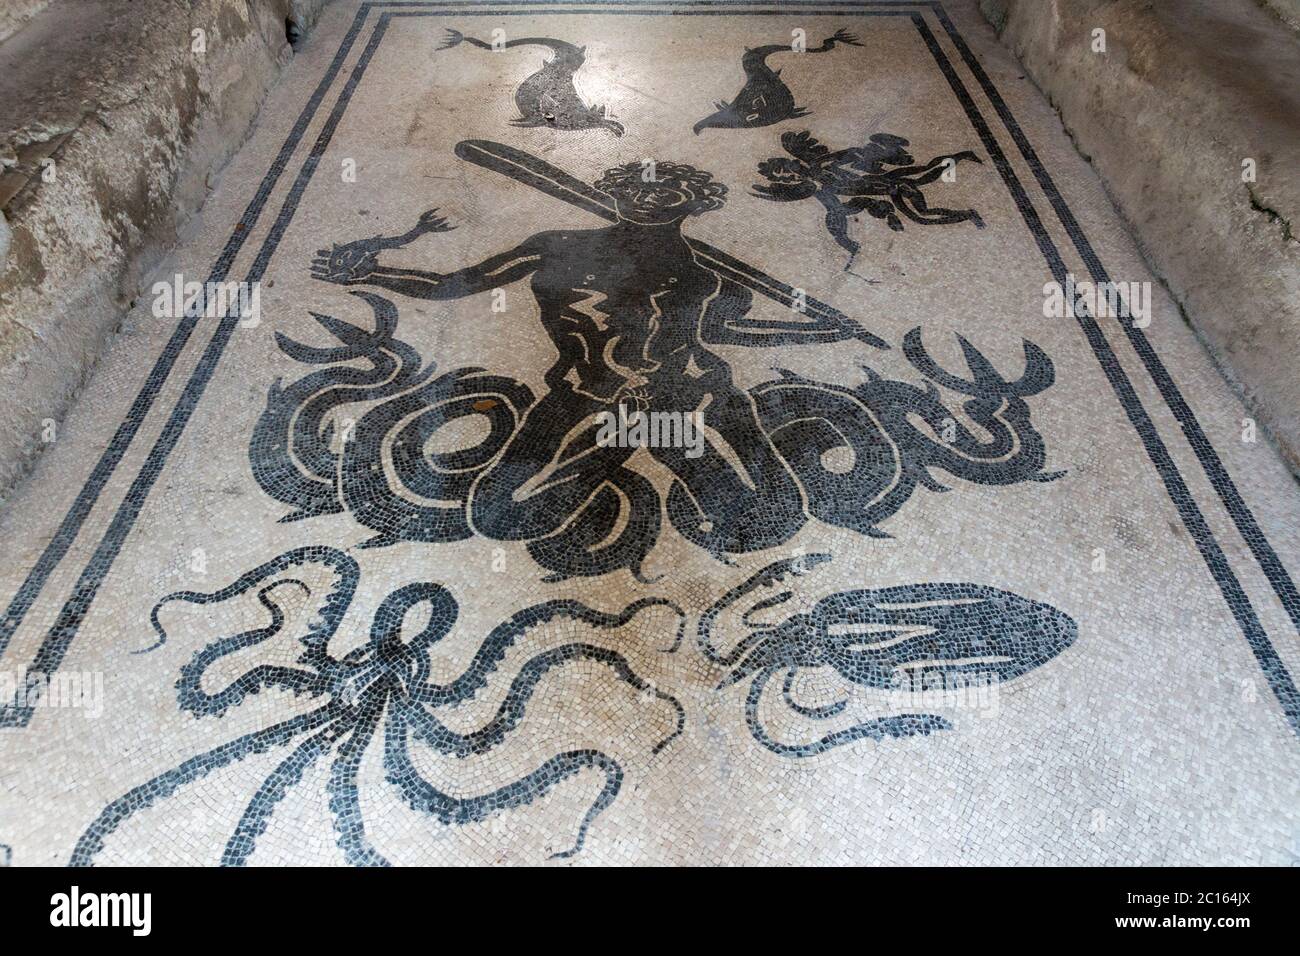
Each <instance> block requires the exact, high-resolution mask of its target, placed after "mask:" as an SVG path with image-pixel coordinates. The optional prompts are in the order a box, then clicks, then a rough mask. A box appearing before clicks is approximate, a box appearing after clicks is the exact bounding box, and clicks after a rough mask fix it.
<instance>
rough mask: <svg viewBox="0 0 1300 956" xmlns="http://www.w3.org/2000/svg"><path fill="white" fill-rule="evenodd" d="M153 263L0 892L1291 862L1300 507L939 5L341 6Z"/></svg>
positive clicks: (52, 450) (65, 603)
mask: <svg viewBox="0 0 1300 956" xmlns="http://www.w3.org/2000/svg"><path fill="white" fill-rule="evenodd" d="M1230 159H1231V161H1229V162H1226V166H1225V168H1228V167H1232V168H1235V167H1236V165H1237V159H1236V158H1235V157H1232V158H1230ZM1135 161H1136V162H1142V161H1152V162H1154V161H1157V160H1156V159H1155V158H1151V159H1150V160H1144V159H1142V158H1141V148H1140V145H1137V146H1135ZM173 277H176V278H173ZM159 279H160V282H161V283H163V285H162V286H160V287H159V288H157V289H154V290H151V291H152V296H151V297H146V298H142V299H141V300H140V301H139V302H138V304H137V307H136V309H135V311H134V312H133V313H132V315H131V317H130V320H129V321H128V323H127V327H126V328H125V330H124V332H123V334H122V335H121V336H120V337H119V339H118V340H117V341H116V344H115V345H114V347H113V349H112V351H111V353H110V354H109V355H108V356H107V357H106V358H105V360H104V361H103V363H102V364H101V366H100V367H99V369H98V371H97V373H96V374H95V376H94V378H93V380H92V381H91V382H90V383H89V385H88V387H87V389H86V392H85V394H84V397H83V399H82V400H81V401H80V404H79V405H78V407H77V408H76V409H75V410H74V412H73V413H72V414H71V416H70V417H69V418H68V420H67V421H66V422H64V423H62V424H60V425H58V426H57V427H56V428H55V429H54V431H53V432H52V433H51V439H52V440H51V442H50V446H49V448H48V450H47V451H46V452H45V454H44V455H43V456H42V458H41V460H40V462H39V465H38V467H37V470H36V472H35V474H34V476H33V477H32V478H31V479H30V480H29V481H28V482H27V483H26V484H25V485H23V486H22V487H20V488H19V489H18V490H17V491H16V492H15V493H14V494H13V495H12V496H11V497H10V498H9V500H8V501H7V502H6V505H5V507H4V509H3V514H2V515H0V540H2V541H4V543H5V556H6V560H5V561H4V562H3V563H2V565H0V590H2V591H3V599H4V600H5V601H6V602H8V605H7V607H8V610H7V613H6V615H5V617H4V618H3V621H2V622H0V623H2V624H3V629H2V630H0V679H2V680H4V681H7V693H6V700H7V703H6V704H5V706H4V708H3V710H0V724H2V725H3V726H2V728H0V844H3V846H0V854H2V855H3V857H4V859H5V860H8V861H10V862H12V863H13V864H15V865H30V864H63V863H68V862H72V863H78V864H89V863H104V864H144V863H156V864H217V863H226V864H243V863H249V864H283V863H294V864H324V865H332V864H346V863H351V864H373V863H385V862H387V863H392V864H428V863H513V864H540V863H544V862H546V861H553V862H555V863H574V864H614V863H642V864H697V863H698V864H714V863H722V864H739V863H811V862H816V863H834V864H838V863H894V864H909V863H940V864H947V863H973V864H994V863H997V864H1012V863H1026V864H1047V863H1102V864H1120V863H1137V864H1209V863H1229V864H1261V863H1273V864H1278V863H1294V862H1296V861H1297V859H1298V858H1300V826H1298V825H1300V799H1298V797H1300V786H1298V784H1297V781H1300V696H1298V695H1297V691H1296V687H1295V683H1294V677H1293V675H1294V674H1295V673H1296V670H1297V667H1300V639H1298V631H1297V627H1298V625H1300V599H1298V598H1297V593H1296V588H1295V584H1294V574H1295V573H1296V572H1297V571H1300V535H1297V534H1296V529H1297V528H1298V527H1300V491H1298V490H1297V485H1296V482H1295V481H1294V480H1293V479H1292V478H1291V477H1290V476H1289V475H1288V473H1287V471H1286V469H1285V468H1284V467H1283V465H1282V464H1281V462H1280V460H1279V458H1278V457H1277V455H1276V453H1275V452H1274V451H1273V450H1272V449H1271V448H1270V446H1269V445H1268V444H1267V442H1266V441H1265V440H1264V439H1263V438H1262V436H1258V435H1256V434H1255V432H1254V430H1253V426H1252V425H1251V423H1250V422H1249V420H1248V419H1247V416H1246V414H1245V412H1244V411H1243V409H1242V407H1241V405H1240V404H1239V403H1238V402H1237V400H1236V399H1235V398H1234V397H1233V396H1232V394H1231V392H1230V391H1229V389H1228V388H1227V386H1226V385H1225V384H1224V383H1223V381H1222V379H1221V378H1220V376H1219V374H1218V373H1217V372H1216V371H1215V369H1214V368H1213V366H1212V365H1211V362H1210V360H1209V359H1208V357H1207V356H1206V354H1205V353H1204V351H1203V350H1202V348H1201V347H1200V346H1199V344H1198V343H1197V341H1196V339H1195V338H1194V336H1193V334H1192V333H1191V331H1190V330H1189V329H1188V328H1187V326H1186V325H1185V324H1184V322H1183V321H1182V320H1181V319H1180V317H1179V315H1178V312H1177V309H1176V307H1175V306H1174V305H1173V303H1172V302H1171V301H1170V300H1169V298H1168V296H1167V295H1166V294H1165V293H1164V291H1163V290H1162V289H1161V288H1160V287H1159V286H1158V285H1154V284H1149V283H1151V279H1152V277H1151V275H1150V274H1149V272H1148V271H1147V270H1146V267H1145V266H1144V264H1143V262H1142V260H1141V258H1140V257H1139V255H1138V254H1137V251H1136V248H1135V246H1134V244H1133V242H1132V240H1131V239H1130V238H1129V236H1128V235H1127V233H1126V232H1125V231H1124V230H1123V228H1122V227H1121V225H1120V223H1119V220H1118V218H1117V216H1116V214H1115V212H1114V211H1113V209H1112V208H1111V207H1110V205H1109V204H1108V202H1107V200H1106V198H1105V195H1104V193H1103V190H1102V188H1101V185H1100V183H1099V182H1098V181H1097V179H1096V178H1095V176H1094V175H1093V174H1092V172H1091V170H1090V169H1089V167H1088V166H1087V165H1086V164H1085V163H1084V162H1083V160H1082V159H1081V158H1080V157H1079V156H1078V155H1077V153H1076V152H1075V151H1074V149H1073V147H1072V146H1071V144H1070V142H1069V140H1068V139H1067V137H1066V136H1065V134H1064V132H1063V131H1062V129H1061V128H1060V126H1059V124H1058V122H1057V120H1056V118H1055V116H1054V114H1053V112H1052V110H1051V108H1050V106H1049V105H1048V103H1047V102H1046V101H1045V100H1044V99H1043V98H1042V97H1041V95H1039V94H1038V93H1037V92H1036V91H1035V89H1034V88H1033V87H1032V85H1031V84H1030V83H1029V82H1028V81H1027V80H1026V79H1025V78H1024V76H1023V75H1022V74H1021V73H1020V72H1019V71H1018V69H1017V66H1016V64H1015V62H1014V60H1012V59H1011V58H1010V56H1009V55H1008V53H1007V52H1006V51H1005V50H1004V49H1003V48H1002V47H1001V46H1000V45H998V43H997V42H996V40H995V39H994V37H993V34H992V32H991V30H990V29H989V28H988V26H987V25H986V24H985V23H984V21H983V19H982V18H981V17H980V16H979V14H978V12H977V11H976V10H975V8H974V4H973V3H968V2H950V3H947V4H944V5H942V6H941V5H939V4H934V3H852V4H850V3H838V2H825V3H820V4H816V5H814V6H808V7H805V8H804V9H800V8H799V6H798V5H797V4H786V5H785V6H784V7H783V9H782V10H781V11H779V12H778V11H776V10H774V9H771V8H764V7H762V6H761V5H757V4H744V5H739V4H731V3H693V4H679V5H677V6H676V7H672V6H669V5H666V4H656V3H641V4H638V3H625V4H620V5H609V4H598V3H585V4H582V5H581V6H572V5H559V4H549V5H547V4H527V5H523V4H501V5H493V6H491V7H485V6H481V5H480V6H466V5H464V4H456V3H442V4H439V3H433V2H402V3H399V2H376V3H366V4H359V3H353V2H346V0H341V2H339V3H335V4H334V5H332V6H331V7H329V8H327V11H326V14H325V16H324V19H323V20H322V22H321V24H320V25H319V27H318V29H317V30H316V32H315V33H313V34H312V35H311V36H310V38H309V39H308V41H307V42H306V43H305V44H304V45H303V47H302V49H301V50H300V51H299V52H298V54H297V57H296V59H295V61H294V62H293V64H292V66H291V67H290V69H289V72H288V75H287V80H286V81H285V82H284V84H283V85H282V86H281V87H280V88H279V89H277V91H276V92H275V93H274V94H273V96H272V99H271V101H270V102H269V103H268V105H267V106H266V108H265V110H264V112H263V115H262V118H261V120H260V122H259V125H258V128H257V130H256V132H255V135H254V136H253V138H252V140H251V141H250V142H249V143H248V144H247V145H246V146H245V147H244V148H243V149H242V151H241V152H240V153H239V154H238V156H237V157H236V158H235V160H234V161H233V163H232V165H231V166H230V167H228V169H227V170H226V172H225V173H224V174H223V176H222V178H221V181H220V183H219V186H218V188H217V189H216V191H215V193H214V194H213V196H212V198H211V200H210V201H209V204H208V206H207V207H206V208H205V211H204V214H203V216H202V220H201V222H200V223H199V224H198V227H197V229H196V231H195V234H194V235H193V236H192V237H191V238H190V239H189V240H187V241H186V242H185V244H184V245H183V248H182V249H181V250H180V251H179V252H178V253H177V254H176V257H175V260H174V261H173V262H169V263H167V264H166V265H165V266H164V268H163V269H161V270H160V272H159ZM1111 281H1113V282H1114V283H1122V284H1123V285H1122V286H1121V288H1123V289H1125V290H1126V295H1127V299H1126V300H1125V301H1126V302H1127V308H1128V310H1129V311H1128V313H1126V314H1120V315H1118V316H1117V315H1114V314H1105V306H1107V304H1108V303H1107V302H1105V301H1104V300H1103V301H1101V302H1100V303H1098V302H1095V301H1094V302H1091V303H1089V302H1088V301H1086V299H1076V297H1075V296H1074V295H1067V296H1066V300H1068V301H1069V302H1076V301H1077V303H1078V304H1077V307H1075V308H1073V309H1067V310H1066V312H1065V313H1064V314H1061V315H1059V316H1057V317H1049V315H1050V313H1052V311H1053V309H1052V304H1053V301H1054V300H1053V295H1052V290H1053V288H1054V286H1053V285H1052V284H1053V283H1057V284H1059V285H1061V286H1063V287H1065V288H1069V287H1070V284H1071V283H1102V282H1111ZM173 282H174V283H178V284H180V285H181V286H182V287H183V285H184V284H185V283H190V282H196V283H205V282H211V283H224V282H238V283H245V285H243V286H241V287H240V288H241V289H242V290H243V292H244V293H245V295H244V296H243V297H242V298H240V297H238V296H236V297H235V298H234V299H230V298H229V297H227V300H226V301H224V302H221V301H216V300H219V299H220V298H221V297H220V296H219V295H218V294H217V292H216V291H214V290H215V289H216V287H215V286H213V287H210V288H208V289H207V291H206V293H205V295H203V296H202V297H201V298H200V299H198V300H197V301H196V302H192V303H191V304H190V306H189V308H185V307H184V305H183V304H181V305H178V301H177V300H183V299H184V298H185V297H186V295H187V294H188V293H186V292H185V291H184V289H183V288H182V289H181V290H179V292H178V294H176V295H172V296H171V297H170V299H169V296H168V294H167V293H166V289H167V287H168V284H170V283H173ZM1130 283H1131V284H1132V285H1130ZM1073 288H1074V289H1075V290H1076V291H1080V292H1081V291H1082V290H1083V289H1084V288H1085V287H1084V286H1082V285H1077V284H1076V285H1074V287H1073ZM214 301H216V307H215V308H214ZM1056 301H1057V304H1059V303H1060V301H1061V300H1060V298H1059V297H1058V298H1057V300H1056ZM1109 305H1110V306H1112V307H1113V306H1114V305H1115V303H1114V302H1111V303H1109ZM1120 305H1121V306H1123V305H1124V303H1123V302H1121V303H1120ZM52 427H53V426H52Z"/></svg>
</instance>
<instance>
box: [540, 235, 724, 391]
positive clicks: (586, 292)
mask: <svg viewBox="0 0 1300 956" xmlns="http://www.w3.org/2000/svg"><path fill="white" fill-rule="evenodd" d="M538 241H539V244H540V247H541V248H540V249H539V250H538V251H539V252H540V253H541V256H542V262H541V265H540V266H539V267H538V268H537V270H536V271H535V272H534V273H533V276H532V289H533V294H534V295H535V296H536V297H537V302H538V305H539V306H540V307H541V313H542V314H541V320H542V325H543V327H544V328H545V329H546V331H547V334H548V335H550V337H551V341H552V342H554V343H555V347H556V349H557V350H558V351H559V353H560V362H559V363H557V365H556V366H555V368H554V369H553V370H552V372H551V374H550V375H549V376H548V379H550V380H551V381H550V382H549V384H551V385H552V386H554V385H556V384H557V383H558V382H559V381H561V380H564V381H567V382H568V383H569V384H570V385H573V386H575V387H578V388H580V389H581V390H582V391H585V392H587V393H588V394H590V395H592V396H594V397H596V398H600V399H605V400H614V399H615V398H617V397H618V395H619V394H620V392H622V391H625V390H626V389H628V388H636V387H639V386H640V385H643V384H646V383H647V382H649V381H650V380H651V378H652V377H655V376H656V374H657V373H658V374H668V375H678V374H680V373H681V372H682V371H683V370H684V369H685V368H686V367H687V365H688V363H689V362H690V361H691V359H692V356H694V359H695V363H696V365H697V366H700V367H712V366H715V365H720V364H721V363H720V362H718V361H717V360H716V359H715V358H714V357H713V356H711V355H708V354H707V353H705V352H704V349H703V346H702V344H701V342H700V320H701V316H702V314H703V311H704V309H705V307H706V305H707V303H708V301H709V300H710V298H711V297H712V296H713V295H714V294H715V293H716V291H717V289H718V284H719V281H720V280H719V279H718V277H717V275H716V274H715V273H713V272H711V271H709V270H707V269H704V268H702V267H701V266H699V265H698V264H697V263H696V262H695V259H694V257H693V256H692V255H691V252H690V248H689V247H688V246H687V245H686V243H685V241H683V240H682V238H681V236H680V234H679V233H677V232H676V231H675V230H674V231H671V232H670V231H669V230H667V229H665V228H664V227H645V228H642V229H630V228H629V227H627V226H615V227H612V228H610V229H597V230H582V231H579V230H574V231H571V232H554V233H546V234H544V235H542V236H539V237H538Z"/></svg>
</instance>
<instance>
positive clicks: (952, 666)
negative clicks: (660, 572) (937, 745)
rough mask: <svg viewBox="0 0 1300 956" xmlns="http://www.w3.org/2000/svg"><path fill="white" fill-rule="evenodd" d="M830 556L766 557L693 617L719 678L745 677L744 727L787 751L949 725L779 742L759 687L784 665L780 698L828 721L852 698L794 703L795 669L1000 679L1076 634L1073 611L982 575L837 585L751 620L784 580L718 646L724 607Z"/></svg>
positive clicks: (867, 728)
mask: <svg viewBox="0 0 1300 956" xmlns="http://www.w3.org/2000/svg"><path fill="white" fill-rule="evenodd" d="M829 560H830V555H828V554H811V555H806V556H800V557H796V558H787V559H785V560H783V561H777V562H776V563H774V564H770V565H768V566H767V567H765V568H763V569H762V570H761V571H759V572H758V573H756V574H754V575H751V576H750V577H749V578H747V579H746V580H745V581H744V582H743V583H741V584H739V585H737V586H736V587H734V588H732V589H731V590H730V591H728V592H727V593H726V594H724V595H723V596H722V597H721V598H719V599H718V601H717V602H716V603H715V604H714V605H713V606H712V607H711V608H710V609H709V610H708V611H706V612H705V613H704V614H703V615H701V616H700V620H699V624H698V628H697V640H698V643H699V647H700V650H701V651H702V652H703V653H704V655H705V656H706V657H707V658H708V659H709V660H710V661H712V662H713V663H715V664H719V665H722V666H723V667H726V668H729V670H728V673H727V674H726V676H725V677H723V678H722V680H721V681H720V682H719V683H718V689H719V690H724V689H726V688H728V687H731V686H732V685H734V684H739V683H742V682H744V681H750V682H751V683H750V685H749V693H748V695H747V697H746V699H745V721H746V723H747V725H748V727H749V731H750V733H751V734H752V735H753V737H754V739H755V740H757V741H758V742H759V743H760V744H762V745H763V746H764V747H766V748H767V749H768V750H770V751H772V752H773V753H775V754H779V755H780V756H783V757H812V756H816V755H817V754H821V753H825V752H826V751H829V750H832V749H834V748H835V747H840V746H843V745H844V744H848V743H852V742H853V741H855V740H863V739H871V740H882V739H884V738H886V737H911V736H914V735H918V734H921V735H925V734H930V733H933V732H935V731H938V730H951V729H952V724H951V723H950V722H949V721H948V720H947V719H946V718H944V717H942V716H940V715H938V714H916V713H907V714H894V715H891V716H887V717H877V718H874V719H872V720H868V721H865V722H862V723H859V724H855V725H853V726H850V727H846V728H843V729H840V730H836V731H832V732H831V733H827V734H824V735H822V736H821V737H820V738H818V739H816V740H812V741H809V742H806V743H787V742H784V741H781V740H778V739H776V737H775V736H774V735H773V734H772V733H771V732H770V731H769V729H768V726H767V724H766V723H765V721H764V719H763V716H762V711H761V704H762V701H763V694H764V691H765V690H766V689H767V687H768V685H769V683H770V682H771V681H772V678H773V677H776V676H778V675H780V676H781V678H782V687H781V694H782V699H783V700H784V702H785V704H786V705H787V706H788V707H789V708H790V709H791V710H792V711H794V712H795V713H797V714H799V715H800V716H802V717H806V718H809V719H811V720H816V721H824V720H830V719H831V718H834V717H837V716H839V715H841V714H842V713H844V711H845V709H846V708H847V706H848V700H847V698H846V699H842V700H839V701H837V702H835V703H832V704H825V705H817V706H809V705H806V704H803V703H800V702H799V701H798V700H797V699H796V698H795V695H794V691H795V680H796V679H797V678H798V676H799V674H800V673H801V672H803V671H805V670H812V669H817V668H829V669H831V670H833V671H834V672H835V673H837V674H838V675H839V676H840V677H841V678H842V679H843V680H844V681H846V682H848V683H849V684H850V685H857V686H859V687H868V688H874V689H878V690H890V691H906V690H909V689H930V688H932V687H935V686H936V685H937V686H947V685H949V684H951V683H954V682H957V681H964V682H967V683H968V684H969V683H970V682H976V683H986V684H991V683H1005V682H1007V681H1010V680H1014V679H1016V678H1018V677H1021V676H1022V675H1024V674H1026V673H1028V672H1029V671H1031V670H1033V669H1034V668H1036V667H1039V666H1041V665H1042V664H1044V663H1046V662H1047V661H1049V660H1051V659H1052V658H1054V657H1056V655H1058V654H1060V653H1061V652H1062V651H1064V650H1065V649H1066V648H1067V647H1069V646H1070V645H1071V644H1073V643H1074V640H1075V637H1076V636H1077V634H1078V628H1077V626H1076V625H1075V623H1074V620H1073V619H1072V618H1071V617H1069V616H1068V615H1066V614H1064V613H1062V612H1061V611H1058V610H1057V609H1056V608H1054V607H1051V606H1050V605H1047V604H1042V603H1040V602H1038V601H1031V600H1029V599H1027V598H1023V597H1020V596H1019V595H1017V594H1012V593H1011V592H1009V591H1000V590H998V589H997V588H991V587H986V586H984V585H981V584H966V583H939V582H935V583H931V582H927V583H924V584H904V585H899V586H894V587H886V588H872V589H865V588H864V589H859V590H852V591H841V592H838V593H835V594H831V595H828V596H827V597H824V598H822V599H821V600H819V601H818V602H817V603H816V604H814V605H813V606H812V608H811V609H810V610H808V611H806V612H803V613H798V614H794V615H791V616H790V617H788V618H787V619H786V620H784V621H780V622H777V623H771V624H763V623H755V618H756V616H758V615H760V614H762V613H764V612H766V611H770V610H771V609H772V608H775V607H779V606H780V605H782V604H784V603H786V602H788V601H790V600H791V599H792V598H793V597H794V592H793V590H791V589H788V588H786V589H782V590H779V591H776V592H775V593H773V594H771V595H770V596H768V597H764V598H761V599H759V600H757V602H756V603H755V604H753V605H752V606H751V607H750V608H749V609H748V610H747V611H745V612H744V614H743V615H742V618H741V620H742V623H743V624H744V626H745V627H747V628H748V629H749V631H750V633H749V635H748V636H747V637H745V638H743V639H742V640H741V641H740V642H739V643H737V644H736V645H735V646H733V647H732V648H731V649H730V650H728V651H725V652H723V651H721V650H719V649H718V647H717V644H716V638H715V634H714V627H715V625H716V624H717V622H718V619H719V618H720V617H721V616H722V615H723V614H724V613H725V612H727V611H729V610H731V609H732V608H733V607H735V605H736V604H737V603H738V602H740V601H742V600H744V599H746V598H749V597H750V596H751V595H755V594H756V593H761V592H762V591H763V590H765V589H775V588H777V587H778V586H780V585H782V584H783V583H784V582H785V581H787V580H789V579H790V578H791V577H794V576H797V575H803V574H807V573H809V572H810V571H812V570H813V569H814V568H816V567H817V566H818V565H820V564H824V563H825V562H827V561H829Z"/></svg>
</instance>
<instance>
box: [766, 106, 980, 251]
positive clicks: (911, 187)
mask: <svg viewBox="0 0 1300 956" xmlns="http://www.w3.org/2000/svg"><path fill="white" fill-rule="evenodd" d="M781 145H782V146H784V147H785V151H786V152H787V153H789V154H790V155H791V156H792V157H794V158H793V159H786V158H785V157H784V156H775V157H773V158H771V159H768V160H764V161H763V162H761V163H759V164H758V171H759V174H760V175H762V176H765V177H767V179H768V182H767V183H762V184H760V185H756V186H755V187H754V195H756V196H760V197H762V198H763V199H771V200H773V201H775V202H794V201H797V200H800V199H809V198H812V199H816V200H817V201H818V202H819V203H821V204H822V205H823V206H825V207H826V228H827V230H828V231H829V232H830V234H831V235H832V236H834V237H835V241H836V242H837V243H838V244H839V245H840V246H842V247H843V248H845V249H847V250H848V252H849V256H850V259H849V261H850V262H852V261H853V260H852V257H853V256H855V255H857V252H858V250H859V249H860V248H861V246H860V245H859V243H857V242H856V241H855V240H853V239H850V238H849V225H848V224H849V216H851V215H854V214H856V213H859V212H866V213H868V214H870V215H872V216H874V217H875V218H876V219H883V220H885V223H886V225H888V226H889V228H890V229H893V230H894V231H895V232H902V231H903V221H902V219H900V218H899V217H898V214H899V213H902V215H903V217H904V218H906V219H910V220H911V221H912V222H915V223H919V224H920V225H923V226H933V225H943V224H950V223H957V222H973V223H975V227H976V228H977V229H983V228H984V220H983V219H981V218H980V215H979V213H977V212H976V211H975V210H974V209H943V208H940V207H932V206H930V205H929V203H928V202H927V201H926V198H925V193H924V192H922V190H921V187H922V186H925V185H928V184H929V183H932V182H934V181H935V180H936V179H938V178H939V177H940V176H942V175H943V173H944V171H945V170H946V169H949V168H951V167H952V166H955V165H956V164H957V163H960V162H962V161H963V160H971V161H973V162H976V163H979V162H982V160H981V159H980V158H979V157H978V156H976V155H975V154H974V153H972V152H970V151H969V150H963V151H962V152H960V153H951V154H948V155H944V156H936V157H935V158H934V159H932V160H930V161H929V162H928V163H923V164H920V165H918V164H917V163H916V160H914V159H913V158H912V155H911V153H909V152H907V150H906V149H905V147H906V146H907V140H905V139H903V138H902V137H901V136H891V135H890V134H888V133H876V134H875V135H874V136H872V137H871V140H870V142H869V143H868V144H867V145H866V146H854V147H850V148H849V149H841V150H836V151H835V152H831V151H830V150H829V149H828V148H827V147H826V146H824V145H823V144H821V143H819V142H818V141H817V140H815V139H813V137H812V134H811V133H809V132H807V131H804V132H802V133H783V134H782V135H781ZM886 167H893V168H886ZM846 268H847V267H846Z"/></svg>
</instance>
